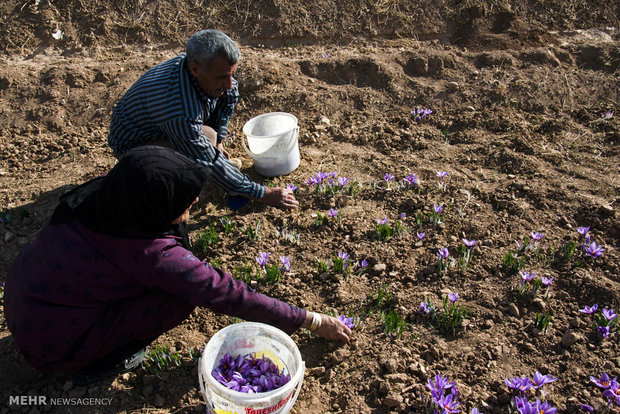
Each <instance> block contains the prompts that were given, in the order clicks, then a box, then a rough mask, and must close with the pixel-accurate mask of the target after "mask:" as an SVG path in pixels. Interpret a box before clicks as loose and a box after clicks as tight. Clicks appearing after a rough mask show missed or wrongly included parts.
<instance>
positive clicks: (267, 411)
mask: <svg viewBox="0 0 620 414" xmlns="http://www.w3.org/2000/svg"><path fill="white" fill-rule="evenodd" d="M293 391H294V390H293ZM293 391H291V393H290V394H289V395H288V396H287V397H286V398H283V399H281V400H280V401H278V402H277V403H276V404H274V405H272V406H271V407H267V408H259V409H256V408H246V409H245V414H271V413H275V412H276V411H278V410H279V409H280V408H282V407H284V404H286V403H287V401H288V400H289V399H290V398H291V395H293Z"/></svg>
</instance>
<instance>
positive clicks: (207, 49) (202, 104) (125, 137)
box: [108, 30, 299, 208]
mask: <svg viewBox="0 0 620 414" xmlns="http://www.w3.org/2000/svg"><path fill="white" fill-rule="evenodd" d="M240 58H241V51H240V50H239V47H238V46H237V45H236V44H235V42H233V41H232V40H231V39H230V38H229V37H228V36H226V35H225V34H224V33H222V32H220V31H218V30H201V31H199V32H197V33H195V34H194V35H193V36H192V37H191V38H190V39H189V40H188V42H187V45H186V48H185V53H184V54H181V55H179V56H176V57H174V58H172V59H170V60H168V61H166V62H163V63H161V64H159V65H157V66H155V67H153V68H151V69H150V70H149V71H147V72H146V73H145V74H144V75H142V77H140V79H138V81H137V82H136V83H134V84H133V85H132V86H131V88H129V90H128V91H127V92H126V93H125V95H124V96H123V97H122V98H121V99H120V101H119V102H118V103H117V105H116V107H115V108H114V112H113V114H112V122H111V125H110V134H109V135H108V145H109V146H110V147H111V148H112V149H113V150H114V153H115V155H116V156H117V157H119V156H121V155H122V154H124V153H126V152H127V151H129V150H130V149H132V148H134V147H137V146H142V145H147V144H149V145H160V146H166V147H171V148H174V149H176V150H177V151H179V152H181V153H183V154H185V155H186V156H188V157H190V158H192V159H195V160H196V161H198V162H199V163H201V164H203V165H205V166H206V167H208V168H209V170H210V171H211V175H210V177H211V181H212V182H213V183H214V184H215V185H217V186H218V187H220V188H221V189H222V190H223V191H224V192H226V193H228V194H229V195H231V196H241V197H245V198H249V199H252V200H256V201H259V202H263V203H266V204H268V205H270V206H274V207H280V208H296V207H297V206H298V204H299V203H298V202H297V200H296V199H295V197H294V196H293V193H292V191H291V190H289V189H287V188H269V187H264V186H262V185H260V184H258V183H256V182H254V181H252V180H251V179H250V178H249V177H248V176H247V175H245V174H242V173H241V172H240V171H239V169H238V168H237V167H235V166H234V165H233V164H232V163H231V162H230V160H229V158H228V157H229V155H228V152H227V151H226V150H225V149H224V145H223V144H222V141H223V139H224V138H226V135H227V133H228V121H229V120H230V117H231V116H232V114H233V112H234V110H235V105H236V104H237V101H238V100H239V91H238V88H237V81H236V80H235V79H234V78H233V75H234V73H235V71H236V70H237V65H238V63H239V60H240ZM237 198H238V197H237Z"/></svg>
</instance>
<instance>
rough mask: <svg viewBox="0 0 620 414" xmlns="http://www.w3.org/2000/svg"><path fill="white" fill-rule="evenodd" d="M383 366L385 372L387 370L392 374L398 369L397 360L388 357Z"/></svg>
mask: <svg viewBox="0 0 620 414" xmlns="http://www.w3.org/2000/svg"><path fill="white" fill-rule="evenodd" d="M383 367H384V368H385V370H386V371H387V372H389V373H390V374H393V373H394V372H396V371H397V370H398V362H396V360H395V359H393V358H390V359H388V360H387V361H385V363H384V364H383Z"/></svg>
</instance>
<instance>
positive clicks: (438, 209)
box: [433, 203, 443, 214]
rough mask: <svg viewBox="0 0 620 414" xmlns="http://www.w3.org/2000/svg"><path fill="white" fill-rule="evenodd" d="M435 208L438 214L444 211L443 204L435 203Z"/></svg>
mask: <svg viewBox="0 0 620 414" xmlns="http://www.w3.org/2000/svg"><path fill="white" fill-rule="evenodd" d="M433 210H434V211H435V213H436V214H439V213H441V212H442V211H443V204H440V205H437V204H434V203H433Z"/></svg>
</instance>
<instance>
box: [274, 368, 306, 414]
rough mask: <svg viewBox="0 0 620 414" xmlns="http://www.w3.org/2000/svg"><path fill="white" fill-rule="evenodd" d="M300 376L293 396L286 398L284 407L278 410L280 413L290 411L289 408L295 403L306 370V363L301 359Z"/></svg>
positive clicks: (283, 413)
mask: <svg viewBox="0 0 620 414" xmlns="http://www.w3.org/2000/svg"><path fill="white" fill-rule="evenodd" d="M300 369H301V372H302V374H301V376H302V378H301V379H300V380H299V384H298V385H297V391H295V395H294V396H293V398H291V399H290V400H288V402H287V403H286V405H285V406H284V407H282V411H280V412H281V413H282V414H286V413H288V412H289V411H291V408H293V405H294V404H295V401H297V397H298V396H299V392H300V391H301V385H302V384H303V382H304V379H303V375H304V374H303V373H304V372H305V371H306V363H305V362H304V361H301V367H300Z"/></svg>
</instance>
